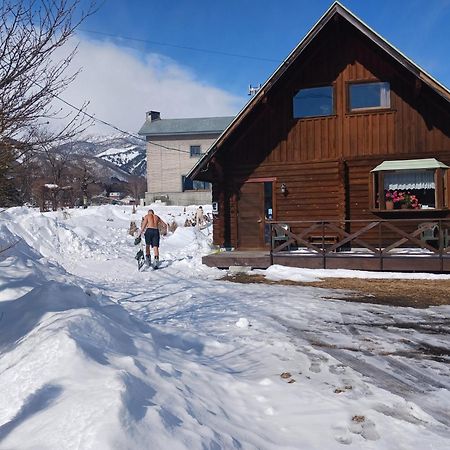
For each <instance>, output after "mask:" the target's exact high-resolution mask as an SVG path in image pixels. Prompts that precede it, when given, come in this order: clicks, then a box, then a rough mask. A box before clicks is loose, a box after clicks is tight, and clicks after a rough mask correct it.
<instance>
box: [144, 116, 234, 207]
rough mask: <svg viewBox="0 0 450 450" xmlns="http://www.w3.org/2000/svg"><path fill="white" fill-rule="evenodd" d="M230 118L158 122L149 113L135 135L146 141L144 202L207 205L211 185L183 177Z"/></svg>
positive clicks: (157, 118) (158, 118) (157, 117)
mask: <svg viewBox="0 0 450 450" xmlns="http://www.w3.org/2000/svg"><path fill="white" fill-rule="evenodd" d="M232 120H233V117H204V118H194V119H161V117H160V113H159V112H157V111H150V112H148V113H147V114H146V120H145V123H144V125H142V127H141V129H140V131H139V134H140V135H142V136H145V137H146V140H147V192H146V193H145V202H146V203H147V204H148V203H151V202H153V201H155V200H162V201H166V202H168V203H170V204H176V205H193V204H200V205H201V204H204V203H205V204H207V203H211V186H210V184H209V183H206V182H203V181H193V180H190V179H188V178H186V174H187V173H188V172H189V171H190V170H191V169H192V167H193V166H194V165H195V164H196V162H197V161H198V159H199V158H200V157H201V156H202V155H203V154H204V153H205V152H206V151H207V150H208V149H209V147H210V146H211V145H212V144H213V142H214V141H215V140H216V139H217V137H219V135H220V134H221V133H222V132H223V130H224V129H225V128H226V127H227V126H228V125H229V124H230V122H231V121H232Z"/></svg>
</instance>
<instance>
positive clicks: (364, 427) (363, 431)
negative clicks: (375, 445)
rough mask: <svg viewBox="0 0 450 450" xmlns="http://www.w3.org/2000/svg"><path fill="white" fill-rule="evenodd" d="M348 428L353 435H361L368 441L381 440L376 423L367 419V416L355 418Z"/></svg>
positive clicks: (356, 416)
mask: <svg viewBox="0 0 450 450" xmlns="http://www.w3.org/2000/svg"><path fill="white" fill-rule="evenodd" d="M348 428H349V430H350V432H351V433H353V434H360V435H361V436H362V437H363V438H364V439H366V440H368V441H377V440H378V439H380V435H379V434H378V432H377V430H376V427H375V423H374V422H373V421H372V420H370V419H367V418H366V417H365V416H358V415H355V416H353V417H352V421H351V422H350V425H349V427H348Z"/></svg>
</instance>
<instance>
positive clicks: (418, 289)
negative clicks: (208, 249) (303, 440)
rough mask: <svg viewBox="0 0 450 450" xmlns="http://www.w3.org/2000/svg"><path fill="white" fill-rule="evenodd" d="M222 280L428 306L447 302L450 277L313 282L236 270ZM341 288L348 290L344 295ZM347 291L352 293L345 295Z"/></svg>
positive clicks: (350, 298)
mask: <svg viewBox="0 0 450 450" xmlns="http://www.w3.org/2000/svg"><path fill="white" fill-rule="evenodd" d="M222 279H223V280H227V281H232V282H234V283H263V284H274V285H285V286H309V287H318V288H323V289H333V290H336V291H339V292H336V297H334V296H333V297H324V298H325V299H330V298H331V299H333V300H335V299H339V300H345V301H349V302H362V303H376V304H382V305H393V306H406V307H413V308H428V307H429V306H439V305H450V280H386V279H383V280H381V279H380V280H377V279H360V278H325V279H322V280H320V281H314V282H298V281H289V280H282V281H272V280H268V279H267V278H266V277H264V276H263V275H249V274H245V273H238V274H233V275H227V276H226V277H224V278H222ZM342 291H347V292H346V293H345V294H344V292H342ZM348 291H350V292H351V294H350V295H348Z"/></svg>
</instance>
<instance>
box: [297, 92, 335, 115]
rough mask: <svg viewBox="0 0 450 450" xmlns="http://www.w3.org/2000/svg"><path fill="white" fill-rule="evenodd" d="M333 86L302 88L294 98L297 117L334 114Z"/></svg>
mask: <svg viewBox="0 0 450 450" xmlns="http://www.w3.org/2000/svg"><path fill="white" fill-rule="evenodd" d="M333 91H334V89H333V86H320V87H313V88H306V89H300V90H299V91H298V92H297V94H295V96H294V99H293V114H294V118H295V119H301V118H305V117H320V116H331V115H332V114H334V100H333Z"/></svg>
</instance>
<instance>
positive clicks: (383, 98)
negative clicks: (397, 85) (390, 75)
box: [348, 82, 391, 111]
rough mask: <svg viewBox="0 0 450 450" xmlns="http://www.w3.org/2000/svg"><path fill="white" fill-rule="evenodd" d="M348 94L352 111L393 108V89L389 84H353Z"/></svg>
mask: <svg viewBox="0 0 450 450" xmlns="http://www.w3.org/2000/svg"><path fill="white" fill-rule="evenodd" d="M348 94H349V100H348V105H349V110H350V111H359V110H364V109H383V108H390V107H391V88H390V85H389V83H387V82H376V83H351V84H350V85H349V87H348Z"/></svg>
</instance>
